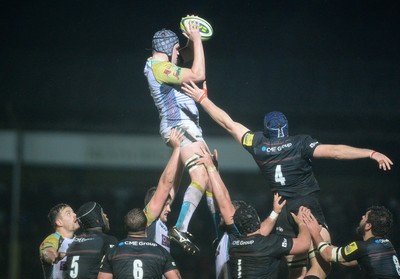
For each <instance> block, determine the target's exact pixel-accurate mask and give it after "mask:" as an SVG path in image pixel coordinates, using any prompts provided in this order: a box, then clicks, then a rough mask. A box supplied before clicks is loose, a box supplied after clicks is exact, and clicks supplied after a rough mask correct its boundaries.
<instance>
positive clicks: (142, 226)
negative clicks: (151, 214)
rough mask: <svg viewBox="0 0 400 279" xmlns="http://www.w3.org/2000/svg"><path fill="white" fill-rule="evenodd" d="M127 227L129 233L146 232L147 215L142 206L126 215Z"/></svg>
mask: <svg viewBox="0 0 400 279" xmlns="http://www.w3.org/2000/svg"><path fill="white" fill-rule="evenodd" d="M124 221H125V229H126V230H127V232H128V233H138V232H144V231H145V230H146V226H147V219H146V215H145V214H144V212H143V209H141V208H134V209H132V210H130V211H129V212H128V213H127V214H126V215H125V219H124Z"/></svg>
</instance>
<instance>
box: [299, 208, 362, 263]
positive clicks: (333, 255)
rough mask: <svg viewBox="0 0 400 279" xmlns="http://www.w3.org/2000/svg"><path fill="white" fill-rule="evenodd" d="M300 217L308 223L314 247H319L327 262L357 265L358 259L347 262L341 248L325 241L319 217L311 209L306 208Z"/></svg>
mask: <svg viewBox="0 0 400 279" xmlns="http://www.w3.org/2000/svg"><path fill="white" fill-rule="evenodd" d="M300 219H302V220H303V222H304V223H305V224H306V225H307V227H308V230H309V231H310V234H311V238H312V241H313V243H314V247H317V248H318V251H319V254H320V255H321V257H322V258H323V259H324V260H325V261H326V262H339V263H341V264H343V265H347V266H352V265H357V264H358V263H357V261H351V262H346V260H345V259H344V258H343V257H342V256H341V254H340V253H339V250H338V249H339V248H338V247H336V246H333V245H332V244H330V243H328V242H325V241H324V240H323V238H322V236H321V234H320V231H321V225H320V224H318V221H317V219H316V218H315V217H314V215H313V214H312V213H311V210H309V209H306V210H304V211H303V212H302V216H300Z"/></svg>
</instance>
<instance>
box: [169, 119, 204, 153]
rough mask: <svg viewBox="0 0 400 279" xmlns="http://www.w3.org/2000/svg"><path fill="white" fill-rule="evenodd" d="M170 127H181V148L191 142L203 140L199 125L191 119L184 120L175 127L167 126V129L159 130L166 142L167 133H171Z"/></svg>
mask: <svg viewBox="0 0 400 279" xmlns="http://www.w3.org/2000/svg"><path fill="white" fill-rule="evenodd" d="M172 128H178V129H181V130H182V132H183V137H182V141H181V148H183V147H185V146H187V145H189V144H191V143H194V142H197V141H204V139H203V132H202V130H201V128H200V126H197V125H196V124H195V123H193V122H192V121H184V122H182V123H181V124H179V125H177V126H175V127H169V128H167V129H165V130H163V131H161V137H162V139H163V141H164V142H165V143H166V144H168V141H169V135H170V133H171V129H172Z"/></svg>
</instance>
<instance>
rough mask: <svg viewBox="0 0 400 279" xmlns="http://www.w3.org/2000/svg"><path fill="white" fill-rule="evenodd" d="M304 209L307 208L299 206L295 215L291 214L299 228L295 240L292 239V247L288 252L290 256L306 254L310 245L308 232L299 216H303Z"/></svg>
mask: <svg viewBox="0 0 400 279" xmlns="http://www.w3.org/2000/svg"><path fill="white" fill-rule="evenodd" d="M306 209H307V208H305V207H304V206H301V207H300V208H299V212H298V213H297V215H295V214H293V213H291V214H292V216H293V218H294V221H295V222H296V224H297V226H298V227H299V234H298V235H297V237H296V238H293V247H292V249H291V250H290V254H291V255H295V254H302V253H306V252H307V251H308V249H309V248H310V245H311V236H310V232H309V231H308V228H307V226H306V224H305V223H304V222H303V221H302V219H301V218H300V216H302V215H303V212H304V211H305V210H306Z"/></svg>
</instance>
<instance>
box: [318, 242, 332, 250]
mask: <svg viewBox="0 0 400 279" xmlns="http://www.w3.org/2000/svg"><path fill="white" fill-rule="evenodd" d="M330 245H331V244H330V243H329V242H326V241H322V242H320V243H319V244H318V251H319V252H320V253H322V252H323V251H324V250H325V249H326V248H328V246H330Z"/></svg>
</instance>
